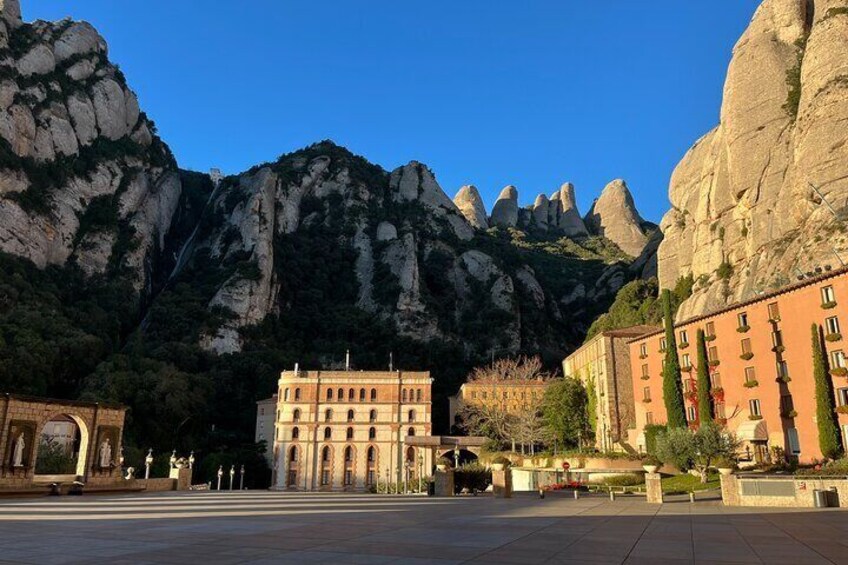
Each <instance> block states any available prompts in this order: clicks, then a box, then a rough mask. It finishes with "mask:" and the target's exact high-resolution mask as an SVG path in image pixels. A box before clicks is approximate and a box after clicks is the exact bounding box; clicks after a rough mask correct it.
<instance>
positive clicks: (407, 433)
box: [406, 428, 415, 436]
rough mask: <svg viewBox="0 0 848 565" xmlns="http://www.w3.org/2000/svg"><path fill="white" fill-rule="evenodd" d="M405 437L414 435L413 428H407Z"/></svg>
mask: <svg viewBox="0 0 848 565" xmlns="http://www.w3.org/2000/svg"><path fill="white" fill-rule="evenodd" d="M406 435H407V436H414V435H415V428H409V429H408V430H407V431H406Z"/></svg>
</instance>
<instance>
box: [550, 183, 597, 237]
mask: <svg viewBox="0 0 848 565" xmlns="http://www.w3.org/2000/svg"><path fill="white" fill-rule="evenodd" d="M558 194H559V203H560V207H561V209H560V211H559V219H558V221H557V226H558V227H559V229H561V230H562V231H563V232H564V233H565V235H567V236H585V235H588V233H589V232H588V231H587V230H586V224H584V223H583V218H581V217H580V212H578V211H577V200H576V199H575V198H574V185H573V184H571V183H570V182H567V183H565V184H563V185H562V187H560V189H559V192H558Z"/></svg>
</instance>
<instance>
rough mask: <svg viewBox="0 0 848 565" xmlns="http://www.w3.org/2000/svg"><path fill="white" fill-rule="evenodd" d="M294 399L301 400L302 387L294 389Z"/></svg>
mask: <svg viewBox="0 0 848 565" xmlns="http://www.w3.org/2000/svg"><path fill="white" fill-rule="evenodd" d="M294 399H295V400H300V389H299V388H296V389H294Z"/></svg>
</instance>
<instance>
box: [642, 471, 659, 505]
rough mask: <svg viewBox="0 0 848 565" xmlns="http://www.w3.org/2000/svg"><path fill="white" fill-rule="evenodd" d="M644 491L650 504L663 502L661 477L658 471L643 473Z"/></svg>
mask: <svg viewBox="0 0 848 565" xmlns="http://www.w3.org/2000/svg"><path fill="white" fill-rule="evenodd" d="M645 491H646V492H647V494H648V502H649V503H650V504H662V503H663V491H662V477H661V476H660V474H659V473H645Z"/></svg>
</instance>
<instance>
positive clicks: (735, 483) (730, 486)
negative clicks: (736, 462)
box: [719, 473, 740, 506]
mask: <svg viewBox="0 0 848 565" xmlns="http://www.w3.org/2000/svg"><path fill="white" fill-rule="evenodd" d="M719 479H720V480H721V502H722V503H723V504H724V505H725V506H740V504H739V479H737V478H736V475H734V474H732V473H727V474H726V473H721V474H720V475H719Z"/></svg>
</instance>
